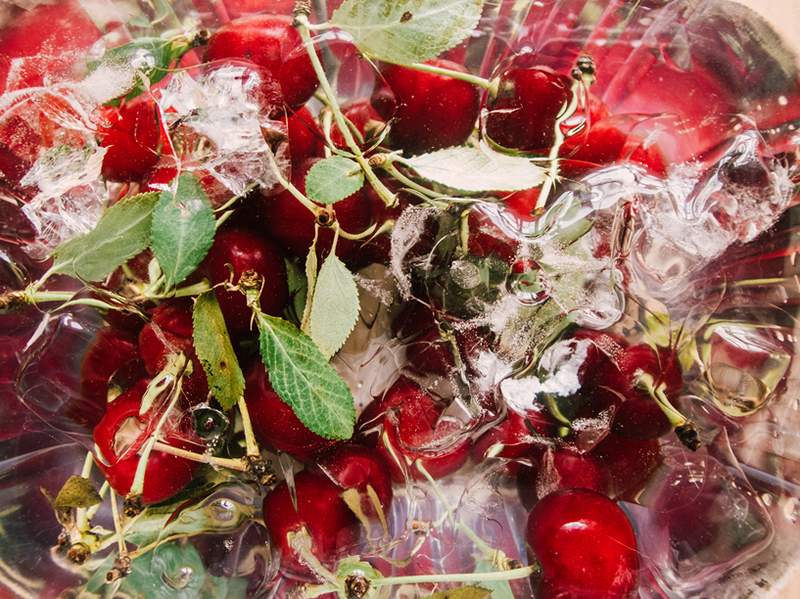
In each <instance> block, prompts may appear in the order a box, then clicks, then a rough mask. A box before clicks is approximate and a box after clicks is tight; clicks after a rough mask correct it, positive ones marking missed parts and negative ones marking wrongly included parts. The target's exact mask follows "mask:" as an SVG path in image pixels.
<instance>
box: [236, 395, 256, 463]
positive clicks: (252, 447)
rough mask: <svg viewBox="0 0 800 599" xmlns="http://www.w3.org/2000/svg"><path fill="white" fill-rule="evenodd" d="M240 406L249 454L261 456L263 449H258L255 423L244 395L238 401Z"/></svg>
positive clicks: (237, 403)
mask: <svg viewBox="0 0 800 599" xmlns="http://www.w3.org/2000/svg"><path fill="white" fill-rule="evenodd" d="M236 405H237V406H238V407H239V414H241V416H242V429H243V430H244V443H245V447H246V448H247V455H248V456H260V455H261V451H260V450H259V449H258V443H257V442H256V436H255V434H253V423H252V422H251V421H250V411H249V410H248V409H247V403H246V402H245V401H244V397H240V398H239V400H238V401H237V402H236Z"/></svg>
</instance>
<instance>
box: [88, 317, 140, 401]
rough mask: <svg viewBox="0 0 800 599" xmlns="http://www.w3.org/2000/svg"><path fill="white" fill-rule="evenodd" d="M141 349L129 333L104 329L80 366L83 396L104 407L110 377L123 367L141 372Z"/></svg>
mask: <svg viewBox="0 0 800 599" xmlns="http://www.w3.org/2000/svg"><path fill="white" fill-rule="evenodd" d="M137 365H138V366H139V368H141V362H139V348H138V346H137V344H136V337H135V335H133V334H132V333H130V332H129V331H125V330H120V329H116V328H114V327H104V328H102V329H100V330H99V331H98V332H97V336H96V337H95V339H94V341H93V342H92V345H91V346H90V347H89V349H88V351H87V352H86V355H85V356H84V358H83V362H82V363H81V393H82V394H83V396H84V397H85V398H86V399H89V400H91V401H93V402H94V403H96V404H97V405H98V406H100V407H102V408H105V405H106V403H108V391H109V389H108V385H109V382H110V381H111V377H112V376H114V374H115V373H117V371H119V370H120V369H122V368H130V369H131V370H132V371H133V370H138V368H136V366H137Z"/></svg>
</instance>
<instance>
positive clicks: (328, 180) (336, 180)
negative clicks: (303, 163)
mask: <svg viewBox="0 0 800 599" xmlns="http://www.w3.org/2000/svg"><path fill="white" fill-rule="evenodd" d="M363 186H364V171H362V170H361V167H360V166H359V165H358V163H357V162H355V161H354V160H350V159H349V158H345V157H344V156H331V157H330V158H325V159H323V160H320V161H319V162H316V163H315V164H314V166H312V167H311V169H310V170H309V171H308V174H307V175H306V195H308V197H309V198H310V199H312V200H314V201H315V202H319V203H320V204H335V203H336V202H338V201H340V200H343V199H345V198H346V197H348V196H351V195H353V194H354V193H355V192H357V191H358V190H359V189H361V188H362V187H363Z"/></svg>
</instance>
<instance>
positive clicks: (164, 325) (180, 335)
mask: <svg viewBox="0 0 800 599" xmlns="http://www.w3.org/2000/svg"><path fill="white" fill-rule="evenodd" d="M192 329H193V326H192V309H191V304H190V303H189V302H188V301H181V300H172V301H167V302H164V303H163V304H161V305H160V306H158V307H157V308H155V309H154V310H153V312H152V314H151V318H150V322H149V323H147V324H146V325H145V326H144V327H142V330H141V332H140V333H139V354H140V355H141V357H142V361H143V362H144V367H145V370H147V373H148V374H149V375H150V376H155V375H156V374H158V373H159V372H161V370H162V369H163V368H164V367H165V366H166V365H167V356H168V355H170V354H173V353H178V352H183V353H184V355H185V356H186V358H187V360H191V362H192V373H191V374H190V375H189V376H187V377H184V379H183V394H184V397H185V398H186V399H187V400H188V401H189V403H192V404H194V403H199V402H202V401H205V400H206V398H207V397H208V381H207V380H206V374H205V372H204V371H203V367H202V366H201V364H200V361H199V360H198V359H197V354H196V353H195V351H194V345H193V343H192Z"/></svg>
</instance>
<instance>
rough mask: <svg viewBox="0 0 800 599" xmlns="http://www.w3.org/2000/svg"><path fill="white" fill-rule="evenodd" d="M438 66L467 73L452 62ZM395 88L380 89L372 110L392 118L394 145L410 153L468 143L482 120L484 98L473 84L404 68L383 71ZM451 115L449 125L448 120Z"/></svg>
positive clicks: (393, 66) (373, 100) (446, 61)
mask: <svg viewBox="0 0 800 599" xmlns="http://www.w3.org/2000/svg"><path fill="white" fill-rule="evenodd" d="M428 64H430V65H433V66H435V67H440V68H445V69H450V70H453V71H460V72H466V69H465V68H464V67H463V66H461V65H459V64H457V63H454V62H450V61H449V60H440V59H437V60H431V61H429V62H428ZM381 74H382V75H383V77H384V79H385V80H386V83H387V84H388V86H389V89H386V87H385V86H382V85H379V86H378V88H377V89H376V90H375V92H374V93H373V95H372V105H373V107H374V108H375V110H376V111H377V112H378V114H379V115H380V116H381V118H383V120H384V121H389V120H390V119H392V124H391V132H390V134H389V135H390V140H391V143H392V145H393V146H394V147H396V148H398V149H400V150H403V151H404V152H406V153H407V154H420V153H422V152H430V151H432V150H438V149H440V148H446V147H448V146H456V145H460V144H462V143H464V142H465V141H466V139H467V138H468V137H469V135H470V134H471V133H472V130H473V129H474V127H475V121H476V120H477V118H478V110H479V108H480V105H479V98H480V96H479V93H478V89H477V88H476V87H475V86H474V85H472V84H471V83H467V82H465V81H461V80H459V79H454V78H453V77H448V76H446V75H438V74H434V73H428V72H425V71H418V70H415V69H411V68H408V67H403V66H399V65H387V66H385V67H383V68H382V69H381ZM445 115H446V118H447V124H446V126H445V125H444V123H443V121H442V118H443V117H444V116H445Z"/></svg>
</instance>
